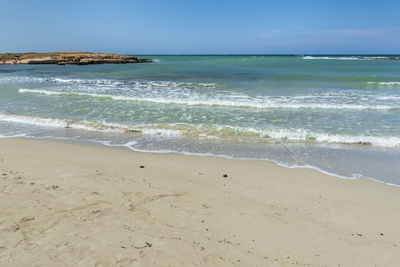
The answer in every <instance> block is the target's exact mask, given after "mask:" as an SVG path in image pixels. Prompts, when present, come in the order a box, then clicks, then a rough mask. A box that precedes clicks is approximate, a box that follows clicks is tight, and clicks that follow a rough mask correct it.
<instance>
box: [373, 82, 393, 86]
mask: <svg viewBox="0 0 400 267" xmlns="http://www.w3.org/2000/svg"><path fill="white" fill-rule="evenodd" d="M368 84H374V85H386V86H393V85H400V82H368Z"/></svg>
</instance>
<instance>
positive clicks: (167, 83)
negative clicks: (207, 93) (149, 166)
mask: <svg viewBox="0 0 400 267" xmlns="http://www.w3.org/2000/svg"><path fill="white" fill-rule="evenodd" d="M0 82H23V83H25V82H33V83H57V84H71V85H93V84H95V85H99V86H112V87H118V86H132V85H133V86H148V87H168V88H175V87H185V86H187V87H193V86H196V87H216V86H218V84H216V83H207V82H172V81H140V80H138V81H128V80H127V81H125V80H113V79H71V78H53V77H31V76H9V77H0Z"/></svg>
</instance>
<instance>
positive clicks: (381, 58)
mask: <svg viewBox="0 0 400 267" xmlns="http://www.w3.org/2000/svg"><path fill="white" fill-rule="evenodd" d="M302 59H324V60H331V59H333V60H384V59H398V57H383V56H379V57H371V56H370V57H368V56H347V57H343V56H303V57H302Z"/></svg>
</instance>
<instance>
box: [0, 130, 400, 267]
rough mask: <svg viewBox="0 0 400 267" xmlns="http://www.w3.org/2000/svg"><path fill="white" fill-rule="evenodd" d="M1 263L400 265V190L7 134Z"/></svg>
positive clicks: (250, 164)
mask: <svg viewBox="0 0 400 267" xmlns="http://www.w3.org/2000/svg"><path fill="white" fill-rule="evenodd" d="M0 181H1V182H0V265H1V266H232V265H234V266H399V265H400V256H399V255H400V228H399V222H400V206H399V203H400V190H399V188H398V187H396V186H390V185H387V184H384V183H379V182H375V181H372V180H369V179H364V178H360V179H341V178H338V177H334V176H330V175H327V174H324V173H322V172H318V171H316V170H313V169H310V168H283V167H280V166H277V165H275V164H274V163H272V162H268V161H261V160H233V159H225V158H220V157H206V156H202V157H200V156H193V155H192V156H189V155H180V154H173V153H170V154H159V153H141V152H134V151H131V150H129V149H126V148H120V147H105V146H100V145H95V144H90V143H78V142H76V143H70V142H66V141H54V140H53V141H49V140H38V139H36V140H34V139H25V138H24V139H23V138H6V139H0Z"/></svg>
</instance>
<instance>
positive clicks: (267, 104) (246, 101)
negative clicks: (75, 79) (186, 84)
mask: <svg viewBox="0 0 400 267" xmlns="http://www.w3.org/2000/svg"><path fill="white" fill-rule="evenodd" d="M18 92H19V93H22V94H23V93H33V94H42V95H76V96H86V97H100V98H110V99H113V100H120V101H138V102H151V103H158V104H177V105H189V106H201V105H204V106H229V107H246V108H256V109H271V108H274V109H351V110H391V109H399V108H400V106H398V105H395V106H392V105H373V104H368V105H359V104H328V103H304V102H303V103H295V102H292V103H285V102H280V101H277V100H276V99H274V98H268V97H264V98H249V97H247V96H239V97H237V99H223V98H222V99H218V98H214V99H196V98H195V97H192V98H188V97H187V98H170V97H168V98H161V97H134V96H123V95H106V94H95V93H83V92H59V91H48V90H36V89H19V90H18ZM241 98H242V99H241ZM283 100H285V98H283Z"/></svg>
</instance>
